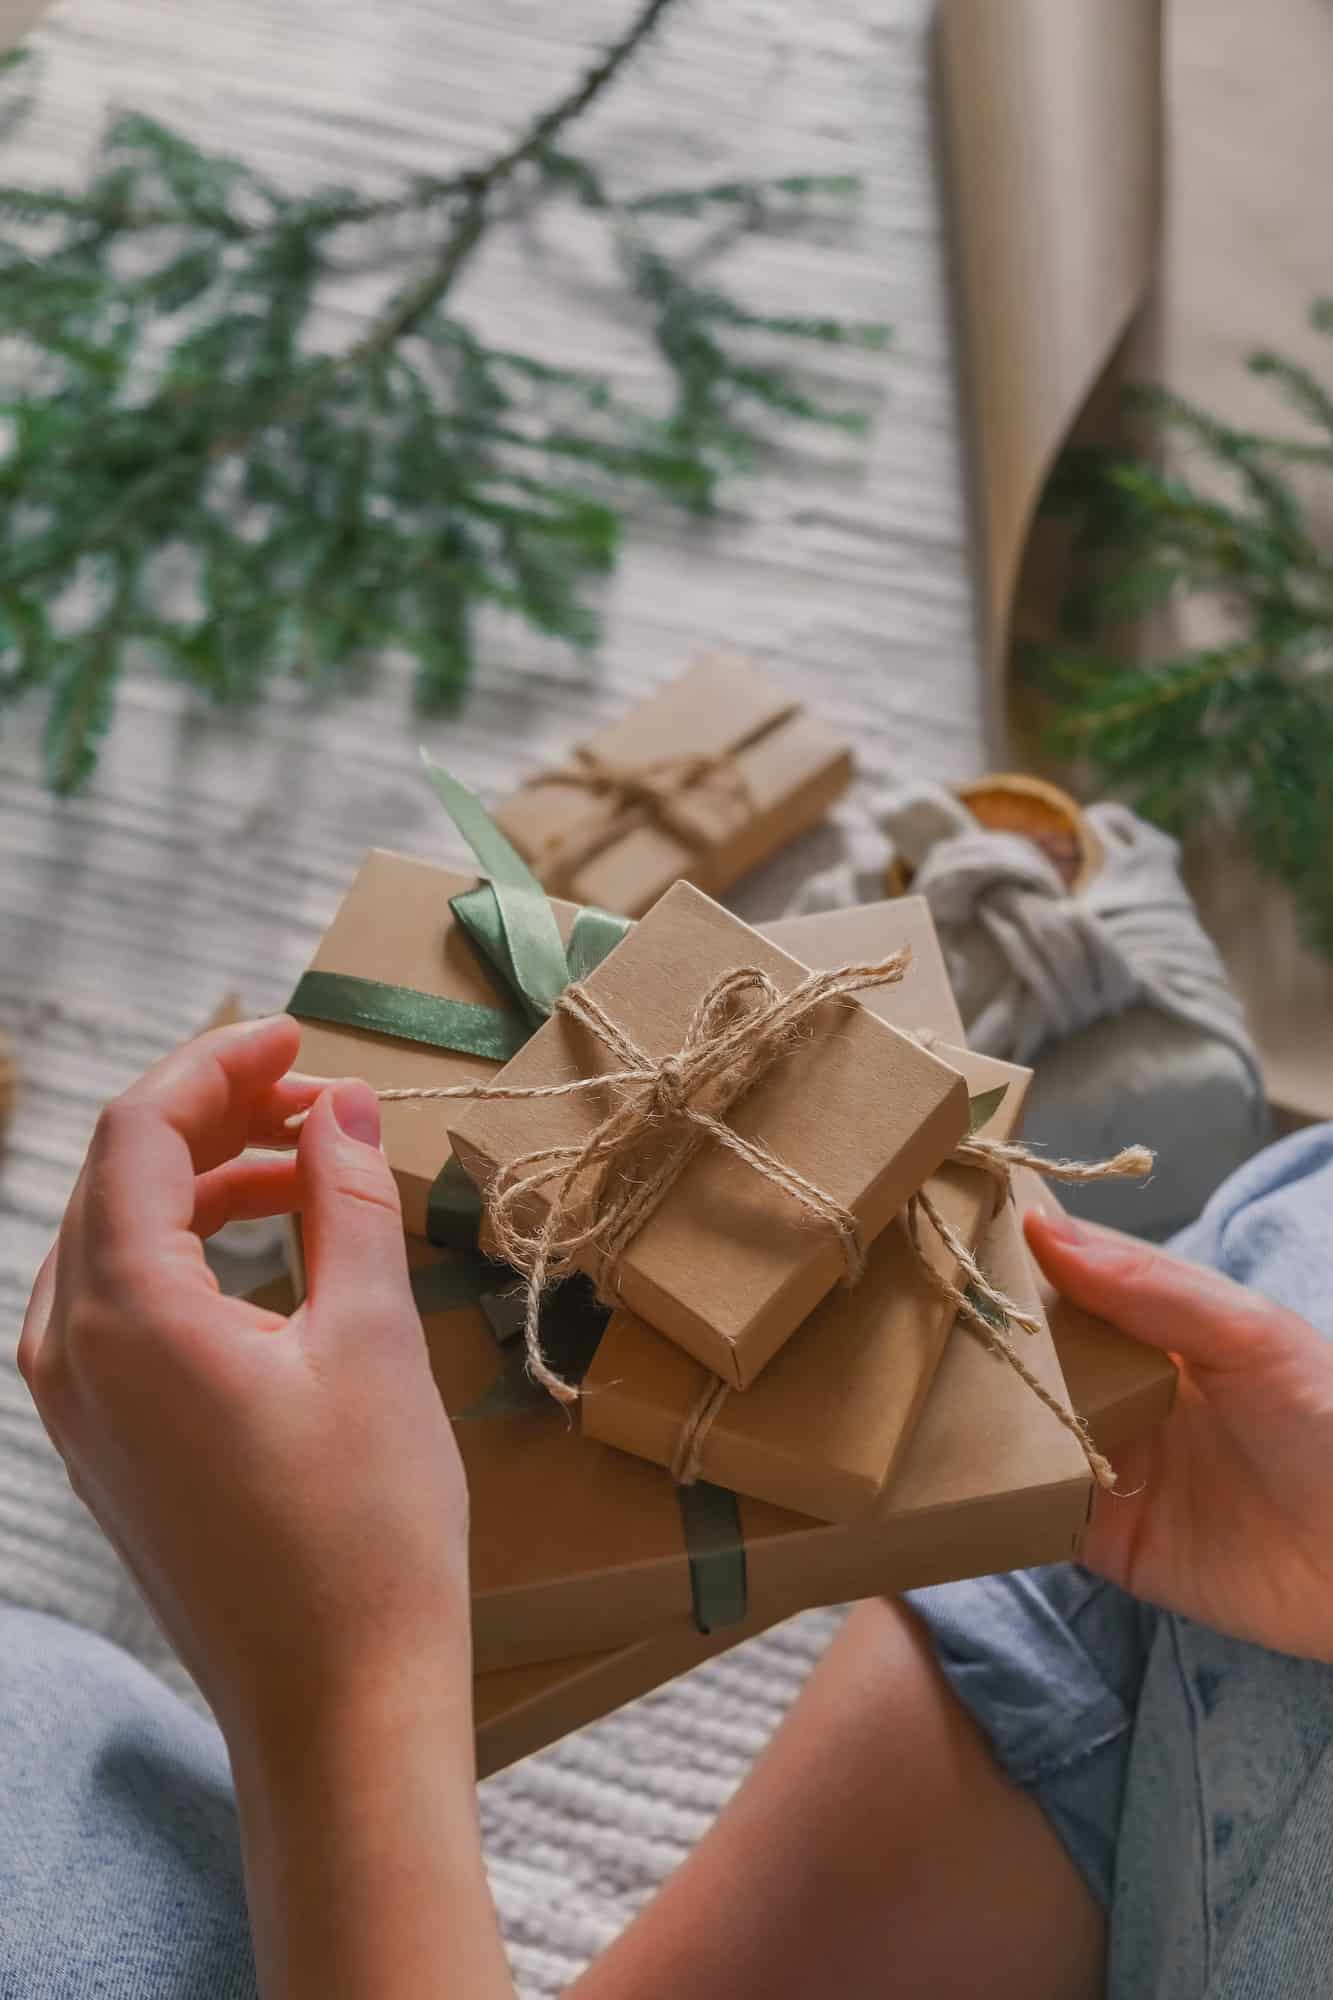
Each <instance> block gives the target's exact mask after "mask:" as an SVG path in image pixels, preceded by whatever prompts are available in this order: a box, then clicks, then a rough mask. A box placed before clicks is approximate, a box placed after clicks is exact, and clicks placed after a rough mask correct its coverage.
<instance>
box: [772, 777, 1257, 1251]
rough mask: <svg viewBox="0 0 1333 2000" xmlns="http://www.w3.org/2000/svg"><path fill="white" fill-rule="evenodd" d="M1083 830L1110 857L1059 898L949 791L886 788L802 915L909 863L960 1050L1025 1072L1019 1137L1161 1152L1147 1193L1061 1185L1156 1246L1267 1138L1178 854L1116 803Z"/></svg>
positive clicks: (1229, 997) (1057, 1144)
mask: <svg viewBox="0 0 1333 2000" xmlns="http://www.w3.org/2000/svg"><path fill="white" fill-rule="evenodd" d="M1089 818H1090V819H1091V821H1092V824H1093V826H1094V828H1095V829H1096V831H1097V833H1098V835H1099V836H1100V838H1101V841H1102V845H1103V847H1104V850H1105V859H1104V861H1103V863H1102V865H1101V867H1100V868H1099V870H1098V871H1097V873H1096V874H1095V875H1094V877H1093V879H1092V880H1091V882H1090V883H1089V884H1088V886H1087V888H1086V889H1085V890H1084V891H1083V892H1082V893H1081V894H1079V895H1077V896H1070V895H1068V894H1067V893H1066V891H1065V889H1064V886H1063V884H1062V882H1061V880H1060V878H1059V876H1058V875H1057V873H1056V871H1055V869H1054V868H1053V867H1052V865H1051V863H1050V862H1049V861H1048V860H1047V859H1046V857H1045V856H1044V855H1043V854H1042V853H1040V851H1039V850H1038V849H1037V848H1036V847H1035V846H1033V845H1032V843H1031V842H1029V841H1026V840H1023V839H1021V838H1019V837H1018V836H1017V835H1014V834H1007V833H991V832H988V831H986V830H985V829H984V828H983V827H981V826H979V825H978V823H977V822H976V820H975V819H974V818H973V816H972V815H971V813H969V812H968V811H967V809H966V807H965V806H963V805H962V804H960V802H959V801H958V799H956V798H955V797H954V796H953V794H952V793H951V792H949V791H946V790H945V789H944V787H943V786H939V785H926V784H907V785H901V786H894V787H890V788H887V789H885V790H883V791H881V792H879V793H878V794H877V795H876V796H874V797H872V798H870V799H869V800H867V801H865V802H863V803H861V804H858V805H856V806H853V807H850V808H848V809H846V810H845V811H844V812H843V813H842V814H841V815H840V816H839V820H838V830H839V834H840V836H841V844H842V852H841V855H840V857H839V858H838V859H837V860H836V861H835V862H833V863H832V864H831V865H830V866H828V867H826V868H824V869H823V870H821V871H820V873H818V874H817V875H816V876H814V877H813V878H812V879H811V880H810V881H809V882H808V883H807V884H806V886H805V887H804V888H803V889H802V890H801V891H800V892H799V894H798V896H797V899H796V906H797V908H798V909H801V910H822V909H831V908H837V907H840V906H841V905H843V904H847V903H855V902H864V901H868V900H871V899H872V898H874V897H876V896H882V895H883V893H884V880H885V872H886V870H887V868H888V866H889V863H890V862H891V861H892V860H893V859H894V858H895V856H896V857H899V858H901V859H902V860H904V861H905V862H907V863H909V864H910V865H911V868H912V870H913V876H912V888H913V891H914V892H915V893H916V894H918V895H921V896H924V897H925V899H926V901H927V902H928V903H929V905H930V909H931V913H932V915H933V917H934V919H935V924H936V927H937V929H938V930H939V933H940V938H941V942H942V943H943V946H944V952H945V957H946V959H947V960H948V965H949V973H950V977H951V979H952V981H953V986H954V990H955V992H956V993H957V995H958V1003H959V1007H960V1008H961V1010H962V1014H963V1019H964V1021H965V1023H966V1024H967V1030H968V1039H969V1041H970V1042H971V1044H972V1045H973V1047H975V1048H979V1049H984V1050H985V1051H986V1052H987V1053H988V1054H991V1055H996V1056H1003V1057H1005V1058H1006V1059H1008V1060H1009V1061H1012V1062H1021V1063H1035V1065H1036V1071H1037V1078H1036V1083H1035V1085H1034V1089H1033V1093H1032V1098H1031V1101H1030V1109H1029V1114H1028V1118H1027V1122H1026V1127H1025V1133H1026V1136H1027V1137H1028V1138H1030V1139H1032V1140H1034V1141H1035V1142H1037V1143H1038V1144H1041V1145H1044V1146H1046V1147H1048V1148H1049V1149H1050V1150H1051V1151H1053V1152H1056V1153H1063V1154H1066V1155H1069V1156H1073V1157H1076V1158H1082V1159H1088V1158H1092V1157H1095V1156H1098V1155H1101V1154H1103V1153H1107V1152H1113V1151H1115V1150H1117V1149H1118V1148H1119V1147H1120V1146H1123V1145H1128V1144H1131V1143H1134V1142H1138V1143H1141V1144H1144V1145H1148V1146H1151V1147H1152V1148H1153V1149H1154V1151H1155V1152H1157V1154H1158V1156H1159V1168H1158V1172H1157V1174H1156V1176H1155V1178H1154V1180H1153V1181H1152V1182H1151V1183H1150V1184H1149V1186H1148V1187H1147V1188H1140V1187H1137V1186H1129V1185H1126V1184H1123V1183H1116V1182H1107V1183H1102V1184H1098V1185H1096V1186H1092V1187H1088V1188H1079V1189H1071V1190H1069V1191H1068V1193H1067V1198H1068V1200H1069V1204H1070V1206H1071V1207H1075V1208H1077V1209H1079V1210H1080V1211H1081V1212H1082V1213H1084V1214H1088V1215H1092V1216H1095V1217H1097V1218H1098V1219H1100V1220H1102V1221H1106V1222H1115V1223H1119V1224H1120V1225H1121V1226H1123V1227H1126V1228H1132V1229H1135V1230H1137V1231H1138V1232H1139V1233H1141V1234H1145V1235H1153V1236H1163V1235H1166V1234H1168V1233H1169V1232H1170V1231H1172V1230H1173V1229H1176V1228H1179V1227H1182V1226H1183V1225H1184V1224H1185V1223H1186V1222H1188V1221H1190V1220H1191V1219H1192V1218H1193V1216H1195V1215H1196V1214H1197V1213H1198V1211H1199V1209H1200V1208H1201V1207H1202V1205H1203V1203H1204V1201H1205V1200H1206V1199H1207V1197H1208V1196H1209V1195H1210V1194H1211V1193H1212V1191H1213V1189H1214V1188H1215V1187H1216V1186H1217V1185H1218V1184H1219V1183H1220V1182H1221V1181H1222V1180H1223V1179H1225V1177H1226V1175H1227V1174H1228V1173H1229V1172H1230V1171H1231V1170H1232V1168H1233V1167H1236V1166H1238V1165H1239V1164H1240V1163H1241V1162H1242V1161H1243V1160H1245V1159H1247V1158H1248V1157H1249V1155H1250V1154H1251V1153H1252V1152H1254V1150H1255V1149H1256V1148H1257V1147H1258V1146H1259V1145H1260V1144H1262V1142H1263V1139H1264V1136H1265V1131H1266V1123H1267V1112H1266V1102H1265V1097H1264V1089H1263V1080H1262V1077H1261V1075H1260V1071H1259V1063H1258V1057H1257V1055H1256V1052H1255V1049H1254V1044H1253V1042H1252V1041H1251V1039H1250V1036H1249V1033H1248V1031H1247V1029H1246V1026H1245V1020H1244V1015H1243V1013H1242V1010H1241V1006H1240V1003H1239V1001H1238V1000H1237V998H1236V996H1235V994H1234V993H1233V992H1232V990H1231V988H1230V986H1229V984H1228V982H1227V977H1226V973H1225V971H1224V969H1223V966H1222V961H1221V959H1220V958H1219V956H1218V953H1217V950H1216V947H1215V946H1214V945H1213V943H1212V940H1211V939H1210V938H1209V937H1208V935H1207V934H1206V932H1205V931H1204V929H1203V927H1202V925H1201V924H1200V922H1199V919H1198V915H1197V913H1196V911H1195V908H1194V904H1193V902H1192V900H1191V898H1190V894H1189V891H1188V889H1187V888H1186V887H1185V884H1184V882H1183V880H1182V879H1181V874H1180V868H1179V852H1178V849H1177V847H1176V843H1175V842H1174V841H1173V840H1170V839H1168V838H1167V836H1166V835H1165V834H1163V833H1161V832H1159V831H1158V830H1157V828H1156V827H1152V826H1149V825H1148V824H1147V822H1146V821H1144V820H1142V819H1140V818H1138V817H1137V815H1136V814H1134V813H1132V812H1130V811H1129V810H1128V808H1126V807H1124V806H1119V805H1100V806H1093V807H1092V808H1091V810H1090V813H1089Z"/></svg>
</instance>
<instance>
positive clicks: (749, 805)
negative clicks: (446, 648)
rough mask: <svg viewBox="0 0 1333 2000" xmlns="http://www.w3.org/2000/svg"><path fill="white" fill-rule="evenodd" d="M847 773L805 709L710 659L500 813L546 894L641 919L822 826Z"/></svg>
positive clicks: (738, 668)
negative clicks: (667, 895)
mask: <svg viewBox="0 0 1333 2000" xmlns="http://www.w3.org/2000/svg"><path fill="white" fill-rule="evenodd" d="M851 776H852V760H851V753H850V751H849V749H848V747H847V745H846V744H845V743H842V742H840V741H839V740H838V739H837V738H836V737H835V736H833V735H832V733H831V732H830V731H829V730H828V729H826V728H825V726H824V724H823V723H821V722H819V721H818V720H817V719H816V718H815V717H814V716H812V715H810V714H808V713H807V712H806V710H805V709H804V708H803V707H802V706H801V704H800V703H799V702H796V701H793V700H792V699H791V697H790V696H789V695H787V694H785V693H784V692H783V690H782V689H780V688H775V687H772V686H770V685H769V683H768V682H766V681H765V680H764V679H763V678H762V677H761V676H760V675H759V674H757V673H756V672H755V671H754V669H753V668H752V667H751V666H750V665H749V664H748V663H747V662H746V661H745V660H743V659H741V658H740V657H738V656H737V655H736V654H733V653H724V652H707V653H703V654H701V655H700V656H699V657H698V658H697V659H696V660H695V662H694V664H693V665H692V666H691V667H690V668H689V670H688V671H687V672H686V673H684V674H682V675H681V676H680V678H679V679H677V680H675V681H672V682H671V683H670V684H669V685H668V686H667V687H665V688H664V689H663V690H662V692H661V693H660V694H657V695H655V696H654V697H653V698H652V699H651V700H649V701H646V702H644V703H642V704H641V706H640V707H638V708H636V709H634V710H632V711H631V713H630V714H629V715H627V716H625V717H623V718H622V720H621V721H619V722H617V723H614V724H613V725H612V726H611V727H610V728H608V729H604V730H602V731H601V732H600V734H598V735H597V736H594V737H593V738H592V739H591V740H590V741H589V742H587V743H584V744H580V745H579V746H578V747H577V748H576V749H575V750H574V751H573V752H572V753H571V754H570V755H569V757H567V758H566V759H565V761H564V762H563V763H562V764H560V765H558V766H556V767H555V768H554V769H552V770H547V771H540V772H538V773H537V774H536V775H535V776H534V777H533V778H531V779H530V780H529V781H528V783H527V784H525V785H524V786H522V788H521V789H520V790H519V791H518V792H516V793H515V794H514V796H513V797H512V798H510V799H508V800H506V801H505V803H504V804H502V805H501V806H499V807H498V808H497V810H496V814H495V818H496V822H497V824H498V825H499V826H500V828H501V829H502V830H503V832H504V833H505V834H506V835H507V836H508V837H509V839H510V840H511V841H512V842H513V843H514V846H515V847H516V848H517V849H518V851H519V853H520V854H521V855H522V856H523V857H524V859H525V860H526V861H527V862H528V863H529V865H530V866H531V868H532V870H533V872H534V874H535V875H536V876H537V877H538V878H539V879H540V880H541V881H542V882H543V883H544V884H545V885H546V887H547V888H548V889H549V890H550V891H551V892H552V894H554V895H558V896H562V897H566V898H569V899H570V900H572V901H575V902H581V903H592V904H597V905H600V906H601V907H602V908H604V909H608V910H615V911H617V912H618V913H620V914H621V915H624V916H627V917H639V916H642V915H643V914H644V913H645V912H646V911H647V910H649V909H651V907H652V905H653V904H654V903H655V902H656V901H657V900H658V898H659V897H660V896H661V895H662V894H663V893H664V892H665V891H666V890H667V889H669V888H670V886H671V884H672V883H673V882H675V881H679V880H682V879H684V880H686V881H690V882H693V883H695V884H696V885H697V886H698V887H699V888H701V889H704V890H706V891H707V892H708V894H709V895H712V896H719V895H721V894H722V892H723V891H724V890H725V889H727V888H728V887H729V886H730V885H731V883H732V882H734V881H736V880H737V878H738V877H739V876H741V875H743V874H744V873H745V872H746V871H747V870H748V869H750V868H754V867H757V866H758V864H759V863H760V862H761V861H765V860H767V858H768V857H769V855H771V854H773V853H775V852H776V851H777V850H778V849H779V848H780V847H782V846H784V845H785V843H786V842H787V841H789V840H794V839H795V838H796V837H797V835H798V834H801V833H804V832H805V831H806V830H807V829H808V828H809V827H811V826H813V825H815V824H817V822H818V821H819V820H820V819H822V818H823V816H824V814H825V813H826V812H827V811H828V809H829V807H830V806H831V805H832V804H833V803H834V801H835V800H836V799H838V798H839V797H840V796H841V794H842V793H843V792H844V791H845V790H846V788H847V786H848V784H849V783H850V781H851Z"/></svg>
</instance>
